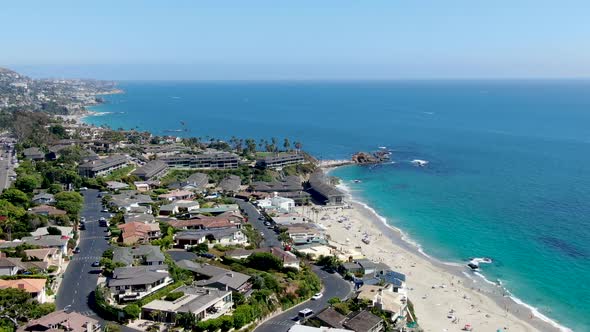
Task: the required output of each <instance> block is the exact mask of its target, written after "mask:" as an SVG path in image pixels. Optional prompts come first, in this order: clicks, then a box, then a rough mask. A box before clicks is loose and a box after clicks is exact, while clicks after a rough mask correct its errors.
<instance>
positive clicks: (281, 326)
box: [254, 266, 352, 332]
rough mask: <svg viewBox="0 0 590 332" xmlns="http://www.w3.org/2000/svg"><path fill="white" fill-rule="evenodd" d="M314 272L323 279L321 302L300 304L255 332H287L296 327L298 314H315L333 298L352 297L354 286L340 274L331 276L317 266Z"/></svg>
mask: <svg viewBox="0 0 590 332" xmlns="http://www.w3.org/2000/svg"><path fill="white" fill-rule="evenodd" d="M313 271H314V272H315V273H316V274H317V275H318V276H319V277H320V279H322V282H323V284H324V291H323V292H322V293H323V294H324V295H323V296H322V297H321V298H320V299H319V300H312V301H308V302H305V303H302V304H299V305H297V306H295V307H293V308H291V309H289V310H287V311H285V312H283V313H281V314H279V315H277V316H275V317H273V318H272V319H270V320H268V321H266V322H264V323H263V324H262V325H260V326H258V327H257V328H256V329H255V330H254V332H286V331H289V328H290V327H291V326H293V325H295V321H294V320H293V318H294V317H295V316H297V313H298V312H299V311H300V310H302V309H305V308H310V309H311V310H313V311H314V312H315V313H318V312H319V311H320V310H322V309H323V308H325V307H326V306H328V300H329V299H331V298H333V297H338V298H340V299H341V300H343V299H345V298H347V297H348V296H350V294H351V292H352V285H351V283H350V282H348V281H346V280H344V279H342V277H340V275H339V274H338V273H333V274H330V273H328V272H326V271H323V270H321V269H320V268H319V267H317V266H313Z"/></svg>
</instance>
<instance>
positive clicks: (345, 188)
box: [336, 184, 573, 332]
mask: <svg viewBox="0 0 590 332" xmlns="http://www.w3.org/2000/svg"><path fill="white" fill-rule="evenodd" d="M336 187H338V188H340V189H342V190H343V191H344V192H345V193H347V194H348V196H349V198H350V200H351V201H352V202H354V203H356V204H359V205H361V206H362V207H363V208H365V209H367V211H369V212H370V213H372V214H373V215H374V216H375V217H377V219H379V220H381V222H383V224H384V225H385V226H386V227H389V228H390V229H393V230H394V231H397V232H399V234H400V235H401V239H402V240H403V241H404V242H406V243H408V244H410V245H412V246H414V247H415V248H416V249H417V250H418V252H420V253H421V254H422V255H424V256H425V257H427V258H428V259H431V260H433V261H436V262H440V263H442V264H445V265H449V266H456V267H463V266H464V264H458V263H454V262H444V261H440V260H437V259H435V258H433V257H431V256H429V255H428V254H426V253H425V252H424V250H422V246H421V245H420V244H419V243H417V242H416V241H414V240H412V239H411V238H410V237H409V236H408V235H407V234H406V233H404V232H403V231H402V230H401V229H399V228H397V227H394V226H392V225H390V224H388V223H387V218H385V217H383V216H382V215H380V214H379V213H378V212H377V211H376V210H375V209H373V208H372V207H371V206H369V205H367V204H366V203H365V202H362V201H360V200H358V199H356V198H354V197H353V196H352V195H351V192H352V190H351V189H350V187H348V186H347V185H345V184H339V185H337V186H336ZM471 261H477V262H478V264H481V263H484V264H490V263H492V260H491V259H490V258H487V257H475V258H473V259H471ZM461 273H462V274H463V275H465V276H466V277H467V278H468V279H470V280H471V281H473V282H474V283H477V280H476V279H475V278H473V277H472V276H471V275H470V273H468V272H466V271H462V272H461ZM474 274H475V275H477V276H478V277H479V278H481V279H482V280H483V281H484V282H486V283H488V284H490V285H494V286H496V287H501V288H502V289H503V290H504V291H505V292H506V294H508V297H509V298H510V299H512V300H513V301H514V302H515V303H516V304H518V305H521V306H523V307H525V308H527V309H529V310H530V311H531V313H532V314H533V315H534V316H535V317H537V318H539V319H541V320H542V321H544V322H545V323H548V324H550V325H551V326H553V327H555V328H557V329H559V330H560V331H563V332H573V330H571V329H569V328H567V327H565V326H563V325H560V324H559V323H557V322H556V321H554V320H552V319H551V318H549V317H547V316H545V315H543V314H542V313H540V312H539V310H538V309H537V308H535V307H533V306H531V305H529V304H527V303H525V302H524V301H522V300H521V299H519V298H517V297H515V296H514V295H512V293H510V292H509V291H508V290H507V289H506V288H505V287H504V286H502V284H501V283H495V282H492V281H490V280H489V279H487V278H486V277H485V276H484V275H483V274H481V273H479V272H475V273H474Z"/></svg>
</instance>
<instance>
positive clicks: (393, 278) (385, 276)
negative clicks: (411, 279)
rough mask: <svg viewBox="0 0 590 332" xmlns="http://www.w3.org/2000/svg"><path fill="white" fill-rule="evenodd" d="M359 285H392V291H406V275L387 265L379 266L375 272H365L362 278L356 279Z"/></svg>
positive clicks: (402, 292) (403, 292)
mask: <svg viewBox="0 0 590 332" xmlns="http://www.w3.org/2000/svg"><path fill="white" fill-rule="evenodd" d="M355 284H358V285H378V284H386V285H391V291H392V292H395V293H401V294H405V293H406V289H405V288H406V275H405V274H403V273H399V272H396V271H393V270H390V269H389V268H388V267H387V266H384V267H382V268H377V269H375V270H374V271H373V272H371V273H368V274H365V276H364V277H363V278H362V279H361V280H355Z"/></svg>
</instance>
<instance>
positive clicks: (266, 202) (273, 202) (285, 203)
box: [256, 192, 295, 212]
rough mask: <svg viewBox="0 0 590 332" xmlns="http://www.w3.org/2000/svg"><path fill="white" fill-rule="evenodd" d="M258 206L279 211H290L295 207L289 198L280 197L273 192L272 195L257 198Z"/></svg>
mask: <svg viewBox="0 0 590 332" xmlns="http://www.w3.org/2000/svg"><path fill="white" fill-rule="evenodd" d="M256 203H257V204H258V206H259V207H261V208H263V209H265V210H275V211H279V212H290V211H292V210H293V209H294V208H295V201H294V200H293V199H291V198H285V197H280V196H278V194H277V193H276V192H275V193H273V196H272V197H269V198H265V199H261V200H258V201H257V202H256Z"/></svg>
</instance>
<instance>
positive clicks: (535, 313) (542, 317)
mask: <svg viewBox="0 0 590 332" xmlns="http://www.w3.org/2000/svg"><path fill="white" fill-rule="evenodd" d="M483 263H488V262H483ZM463 274H464V275H466V276H468V275H469V274H468V273H466V272H463ZM474 274H475V275H477V276H478V277H480V278H481V279H482V280H483V281H484V282H486V283H488V284H490V285H494V286H496V287H501V288H502V289H503V290H504V292H505V293H506V294H508V297H509V298H510V299H511V300H512V301H514V302H515V303H516V304H518V305H521V306H523V307H525V308H527V309H529V310H530V311H531V313H532V314H533V316H535V317H537V318H539V319H540V320H542V321H544V322H545V323H548V324H550V325H551V326H553V327H555V328H557V329H559V330H560V331H564V332H572V330H571V329H569V328H567V327H565V326H563V325H560V324H559V323H557V322H556V321H554V320H552V319H551V318H549V317H547V316H545V315H543V314H542V313H541V312H539V310H538V309H537V308H535V307H533V306H532V305H530V304H527V303H525V302H524V301H522V300H521V299H519V298H518V297H516V296H514V295H513V294H512V293H510V291H509V290H508V289H506V288H505V287H504V286H502V283H501V282H500V281H498V282H493V281H490V280H489V279H488V278H486V277H485V276H484V275H483V274H481V273H479V272H475V273H474ZM469 279H471V280H473V281H474V282H476V281H475V280H474V279H473V278H469Z"/></svg>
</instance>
